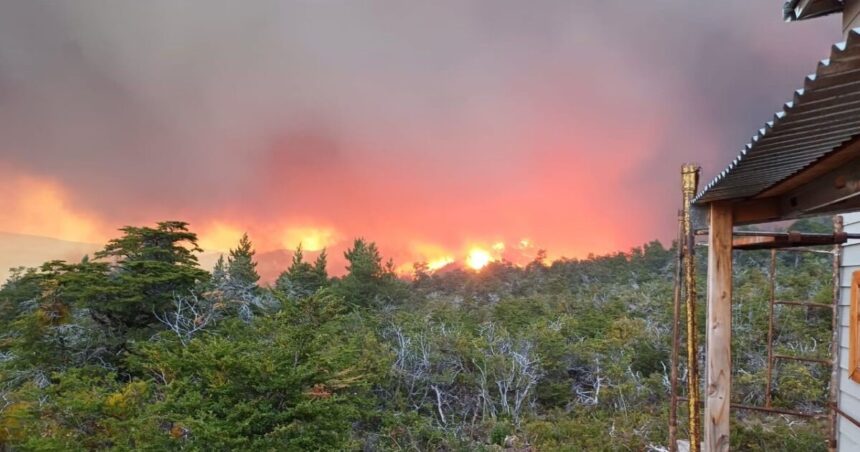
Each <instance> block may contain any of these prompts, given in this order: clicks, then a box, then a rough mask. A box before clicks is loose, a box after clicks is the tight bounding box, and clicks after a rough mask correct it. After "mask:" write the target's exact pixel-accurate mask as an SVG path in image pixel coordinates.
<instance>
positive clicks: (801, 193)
mask: <svg viewBox="0 0 860 452" xmlns="http://www.w3.org/2000/svg"><path fill="white" fill-rule="evenodd" d="M857 197H860V159H856V160H852V161H851V162H848V163H846V164H844V165H842V166H840V167H839V168H836V169H834V170H831V171H829V172H827V173H825V174H822V175H819V176H818V177H816V178H815V179H814V180H813V181H811V182H809V183H807V184H805V185H802V186H800V187H797V188H795V189H794V190H791V191H789V192H787V193H784V194H782V195H780V196H779V204H780V212H781V214H782V217H783V218H796V217H800V216H804V215H808V214H810V213H812V212H815V213H819V212H828V211H829V210H831V209H832V208H833V206H835V205H841V204H845V203H847V202H849V201H852V200H853V199H854V198H857Z"/></svg>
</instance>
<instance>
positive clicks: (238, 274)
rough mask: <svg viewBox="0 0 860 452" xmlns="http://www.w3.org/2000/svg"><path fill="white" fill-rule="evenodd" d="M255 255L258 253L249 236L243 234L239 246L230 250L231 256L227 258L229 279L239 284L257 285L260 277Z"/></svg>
mask: <svg viewBox="0 0 860 452" xmlns="http://www.w3.org/2000/svg"><path fill="white" fill-rule="evenodd" d="M254 254H256V251H254V247H253V245H252V244H251V240H250V239H249V238H248V234H247V233H245V234H242V238H241V239H239V244H238V245H237V246H236V248H234V249H231V250H230V255H229V256H228V257H227V277H228V278H229V279H230V280H231V281H233V282H235V283H237V284H242V285H256V284H257V281H259V280H260V275H259V274H258V273H257V263H256V262H254ZM216 269H217V268H216Z"/></svg>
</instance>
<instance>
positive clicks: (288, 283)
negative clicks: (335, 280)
mask: <svg viewBox="0 0 860 452" xmlns="http://www.w3.org/2000/svg"><path fill="white" fill-rule="evenodd" d="M326 285H328V273H327V270H326V252H325V250H323V251H322V253H320V255H319V256H318V257H317V259H316V261H315V262H314V264H313V265H311V264H310V263H309V262H306V261H305V260H304V251H303V250H302V245H301V244H299V246H298V247H296V250H295V252H294V253H293V261H292V263H291V264H290V267H289V268H288V269H287V270H286V271H285V272H283V273H281V275H280V276H279V277H278V280H277V282H276V283H275V286H276V288H277V289H279V290H280V291H282V292H283V293H285V294H286V295H287V296H288V297H289V298H293V299H302V298H307V297H309V296H311V295H313V294H314V293H316V291H317V290H319V289H320V288H322V287H325V286H326Z"/></svg>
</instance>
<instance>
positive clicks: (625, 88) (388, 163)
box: [0, 0, 839, 258]
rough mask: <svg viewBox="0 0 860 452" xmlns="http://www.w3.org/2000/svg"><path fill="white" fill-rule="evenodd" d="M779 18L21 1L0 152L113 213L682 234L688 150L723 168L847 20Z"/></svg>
mask: <svg viewBox="0 0 860 452" xmlns="http://www.w3.org/2000/svg"><path fill="white" fill-rule="evenodd" d="M780 19H781V11H780V5H779V2H764V1H750V0H726V1H719V2H705V1H689V0H659V1H649V2H632V1H627V0H624V1H620V0H618V1H597V0H592V1H577V2H571V1H531V2H523V1H513V0H511V1H433V2H400V1H374V2H344V1H324V0H320V1H294V2H264V1H254V2H235V1H188V2H175V1H145V2H133V1H107V0H102V1H96V0H78V1H74V2H72V1H69V2H54V1H33V0H20V1H6V2H3V3H2V4H0V164H3V165H6V166H9V167H11V168H14V169H15V170H16V171H20V172H23V173H27V174H33V175H41V176H46V177H50V178H51V179H52V180H55V181H57V182H58V183H59V184H61V185H62V186H63V187H65V189H66V190H67V191H68V196H69V197H70V200H71V201H70V202H72V203H73V204H74V205H75V206H76V207H77V208H80V209H83V210H85V211H88V212H97V213H98V215H99V216H101V217H102V218H104V220H105V221H106V222H108V223H110V224H113V225H116V226H119V225H121V224H126V223H132V222H140V221H152V220H155V219H162V218H167V217H180V218H188V219H191V220H193V221H197V222H205V221H208V220H209V219H213V218H215V219H225V220H228V221H230V222H233V223H234V224H238V225H240V226H241V227H243V228H246V229H252V230H257V231H260V233H262V234H266V233H271V234H277V231H269V230H268V229H267V228H266V225H267V224H274V223H276V222H283V221H287V222H289V221H293V220H295V221H299V222H302V221H305V222H308V221H310V222H317V223H320V222H321V223H323V224H326V225H330V226H332V227H335V228H337V229H338V230H339V231H340V232H341V233H342V234H344V235H345V236H347V237H349V236H354V235H368V236H370V237H372V238H375V239H377V240H379V241H380V242H383V243H388V244H389V247H390V249H394V250H395V251H392V254H397V253H398V251H396V249H401V248H402V249H405V248H406V246H407V244H408V243H409V241H410V240H421V241H428V242H437V243H441V244H445V245H446V246H456V245H457V244H459V243H462V242H464V241H468V240H473V239H476V238H486V239H488V240H489V238H488V235H493V234H497V235H499V236H504V237H506V238H509V237H514V236H533V237H534V238H535V239H536V240H537V241H539V242H543V245H542V246H546V247H549V248H550V249H551V250H552V249H557V250H560V251H564V252H565V253H585V252H587V251H589V250H594V251H605V250H609V249H623V248H625V247H628V246H631V245H633V244H635V243H638V242H642V241H645V240H649V239H651V238H653V237H661V238H664V239H668V238H670V237H671V236H672V233H671V231H672V225H673V221H674V220H673V219H672V212H673V211H674V208H675V204H676V203H675V198H677V185H678V183H677V179H678V168H679V166H680V164H681V163H682V162H684V161H698V162H700V163H702V164H704V165H706V168H707V171H706V175H711V174H713V173H714V172H715V171H716V170H717V169H718V168H719V167H722V166H723V165H724V164H725V163H726V162H727V161H728V160H729V159H730V158H731V157H733V156H734V155H735V154H736V152H737V150H738V149H740V147H741V146H742V144H743V143H744V142H745V141H746V140H747V139H748V137H749V136H750V135H751V134H752V132H753V131H754V130H755V129H756V128H758V127H759V126H760V125H761V124H762V123H763V122H764V121H766V120H768V119H770V115H771V114H772V113H773V111H775V110H777V109H778V108H779V107H780V105H781V103H782V101H784V100H786V99H787V98H788V96H789V95H790V94H791V90H793V89H795V88H797V87H799V86H800V84H801V82H802V77H803V76H804V75H805V74H806V73H808V72H811V71H812V70H813V69H814V66H815V62H816V61H817V60H818V59H819V58H822V57H825V56H826V55H827V54H828V46H829V45H830V44H831V43H833V42H835V41H837V40H839V24H838V20H837V19H835V18H826V19H818V20H815V21H810V22H808V23H797V24H784V23H782V21H781V20H780ZM631 217H636V218H637V220H636V226H637V230H636V231H635V233H633V234H629V233H622V232H620V231H621V230H622V229H625V228H627V226H629V222H630V221H629V219H630V218H631ZM0 226H2V225H0ZM15 232H27V231H15ZM482 234H483V235H482ZM595 235H599V237H597V238H595ZM275 242H276V241H275ZM400 253H401V255H402V256H403V257H404V258H407V257H408V254H409V253H408V252H407V251H402V252H400Z"/></svg>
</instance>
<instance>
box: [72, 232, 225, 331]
mask: <svg viewBox="0 0 860 452" xmlns="http://www.w3.org/2000/svg"><path fill="white" fill-rule="evenodd" d="M121 231H122V232H123V233H124V235H123V236H122V237H120V238H118V239H113V240H111V241H110V242H108V244H107V245H106V246H105V248H104V249H103V250H102V251H99V252H98V253H96V254H95V257H96V258H97V259H106V260H108V261H109V262H113V264H112V265H111V267H110V271H106V270H107V267H105V266H104V264H101V265H95V264H93V263H89V262H88V263H82V264H80V266H82V268H81V271H78V272H69V273H70V276H69V278H72V277H74V279H72V280H70V281H68V282H67V284H66V285H67V286H69V287H68V289H69V292H70V293H74V294H76V295H77V300H78V301H79V302H80V304H81V305H82V306H84V307H87V308H89V309H90V312H91V313H92V315H93V316H94V318H95V319H96V320H97V321H98V322H99V323H101V324H103V325H107V326H110V327H112V328H120V329H122V330H128V329H131V330H134V329H140V328H143V329H147V328H150V327H152V326H153V325H155V324H157V319H156V318H155V314H154V313H155V312H159V311H161V310H163V309H165V308H167V307H168V306H169V305H170V303H171V301H172V297H173V296H174V295H175V294H183V293H187V292H189V291H191V290H192V289H193V288H194V287H195V286H196V285H197V284H198V283H200V282H203V281H205V280H207V279H208V277H209V274H208V273H207V272H206V271H205V270H202V269H201V268H200V267H199V264H198V262H197V257H196V256H195V255H194V253H195V252H199V251H202V250H201V249H200V247H198V246H197V234H195V233H193V232H191V231H189V230H188V223H185V222H181V221H165V222H161V223H158V224H157V226H156V227H155V228H151V227H133V226H126V227H124V228H122V229H121ZM99 278H103V279H102V280H100V281H97V280H98V279H99ZM76 282H79V284H77V283H76ZM96 282H97V283H96Z"/></svg>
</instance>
